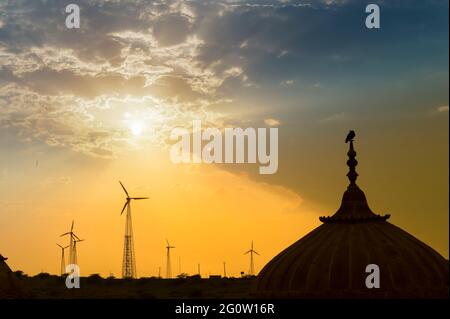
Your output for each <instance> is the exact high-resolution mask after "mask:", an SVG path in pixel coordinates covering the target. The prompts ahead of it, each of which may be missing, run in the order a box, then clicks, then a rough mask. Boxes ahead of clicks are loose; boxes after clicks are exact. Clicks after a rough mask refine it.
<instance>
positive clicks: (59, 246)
mask: <svg viewBox="0 0 450 319" xmlns="http://www.w3.org/2000/svg"><path fill="white" fill-rule="evenodd" d="M56 245H58V246H59V247H61V248H62V249H64V247H63V246H61V245H60V244H56Z"/></svg>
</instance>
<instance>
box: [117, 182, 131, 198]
mask: <svg viewBox="0 0 450 319" xmlns="http://www.w3.org/2000/svg"><path fill="white" fill-rule="evenodd" d="M119 183H120V186H122V188H123V191H124V192H125V194H127V197H130V195H128V192H127V190H126V188H125V186H123V184H122V182H121V181H119Z"/></svg>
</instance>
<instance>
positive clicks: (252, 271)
mask: <svg viewBox="0 0 450 319" xmlns="http://www.w3.org/2000/svg"><path fill="white" fill-rule="evenodd" d="M247 254H250V271H249V273H248V274H249V275H250V276H254V275H255V266H254V263H253V254H257V255H259V254H258V252H257V251H256V250H254V249H253V240H252V246H251V248H250V250H249V251H247V252H246V253H244V255H247Z"/></svg>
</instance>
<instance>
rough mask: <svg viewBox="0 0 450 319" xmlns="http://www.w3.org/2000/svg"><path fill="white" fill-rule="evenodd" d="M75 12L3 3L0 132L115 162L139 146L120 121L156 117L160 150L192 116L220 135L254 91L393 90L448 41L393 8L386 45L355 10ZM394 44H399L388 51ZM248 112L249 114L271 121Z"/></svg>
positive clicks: (276, 4)
mask: <svg viewBox="0 0 450 319" xmlns="http://www.w3.org/2000/svg"><path fill="white" fill-rule="evenodd" d="M80 6H81V15H82V17H81V18H82V21H81V28H80V29H77V30H75V29H67V28H66V27H65V25H64V16H65V13H64V7H65V2H64V1H60V2H59V1H8V2H5V1H3V2H0V21H1V22H0V24H1V26H0V129H3V130H9V131H11V132H13V133H14V134H16V136H17V138H18V140H20V141H22V142H33V141H41V142H44V143H46V144H48V145H54V146H58V147H66V148H70V149H72V150H75V151H79V152H83V153H86V154H89V155H92V156H96V157H111V156H115V155H116V154H117V153H118V152H120V150H121V149H122V148H126V147H130V145H131V146H132V147H135V146H136V147H137V146H138V145H139V143H141V142H143V141H136V140H133V139H132V138H131V137H130V136H129V132H128V128H127V127H126V125H127V123H126V122H124V121H123V120H122V119H121V117H120V114H122V113H124V112H131V113H133V112H132V111H133V110H135V111H136V113H138V114H140V115H141V116H144V117H147V116H148V117H149V118H150V115H151V116H153V120H151V121H152V122H151V125H150V124H149V125H148V126H149V127H153V132H152V134H153V135H152V137H151V138H150V137H149V138H147V140H146V141H144V142H156V143H159V144H164V140H165V137H164V134H165V133H166V132H167V131H168V130H169V129H170V126H171V125H178V124H183V121H185V120H187V122H188V123H190V120H191V118H189V117H196V118H202V119H208V121H209V122H211V123H214V124H215V125H217V126H220V125H221V123H222V121H223V120H224V119H223V117H224V116H225V115H224V114H222V113H219V112H218V111H219V107H218V105H222V104H224V103H222V102H223V101H236V102H233V103H234V104H236V105H238V104H239V100H238V97H240V96H241V95H242V96H250V94H252V96H255V91H256V90H257V91H258V92H262V93H261V94H256V95H257V96H261V97H262V96H263V95H264V92H267V91H268V90H265V89H267V88H270V87H271V86H274V87H279V85H282V86H292V85H294V84H296V83H302V84H303V83H306V84H307V83H308V82H309V83H321V84H323V87H331V86H332V85H335V84H336V83H343V82H345V81H346V80H348V78H352V79H353V78H358V79H364V78H365V77H366V76H367V74H370V75H371V76H372V75H377V74H378V73H379V72H381V71H380V70H383V74H382V75H383V78H385V79H387V80H388V79H389V77H390V76H394V75H395V71H396V70H397V69H399V68H405V69H409V67H410V66H419V67H420V66H422V67H423V69H426V68H427V67H426V66H427V65H425V64H426V63H431V62H427V61H440V60H439V59H440V58H442V59H443V58H445V59H447V56H445V54H444V53H445V52H447V51H446V43H443V42H445V41H440V35H441V34H444V35H445V36H446V37H447V34H446V33H445V31H443V30H444V29H445V30H446V28H442V27H441V24H442V23H443V22H445V23H444V24H445V25H446V24H447V23H448V21H447V20H446V19H445V17H444V18H442V17H441V16H437V17H435V15H432V14H429V13H430V12H434V11H427V12H428V14H420V15H418V17H419V18H418V21H416V20H414V19H409V18H408V17H404V14H403V12H402V10H401V8H400V9H399V8H398V7H397V6H396V5H394V4H392V5H391V4H390V3H385V5H384V6H385V10H388V11H389V13H390V16H392V17H393V19H394V18H396V19H398V21H397V20H395V19H394V20H395V22H394V20H388V19H386V20H385V21H386V22H385V27H386V28H388V29H389V35H385V34H380V35H378V36H374V35H373V33H367V32H366V30H365V29H361V28H363V27H364V26H363V24H362V23H361V26H359V24H358V25H357V24H355V23H356V22H355V21H360V20H361V8H360V5H358V3H357V2H355V1H343V0H341V1H331V0H327V1H322V0H311V1H308V2H305V1H295V0H292V1H275V0H273V1H271V0H255V1H241V0H233V1H225V0H224V1H209V2H205V1H189V2H186V1H180V0H171V1H151V2H149V1H140V0H135V1H130V2H127V3H126V4H124V3H123V2H120V1H102V0H96V1H84V2H82V3H80ZM425 7H426V8H427V10H439V12H440V11H442V12H444V11H445V12H446V10H440V9H441V7H448V4H437V3H435V4H434V5H433V6H432V9H429V7H430V6H429V4H422V2H419V1H411V2H409V4H408V8H409V10H410V12H412V14H414V13H419V12H422V11H423V9H424V8H425ZM432 17H434V18H432ZM431 19H432V20H431ZM431 21H432V22H433V23H429V22H431ZM417 34H420V35H423V36H421V37H420V41H417V37H418V36H417ZM393 38H395V39H397V40H396V41H399V42H398V45H397V46H396V47H395V48H391V49H389V50H386V49H385V48H386V47H387V46H388V47H390V46H389V45H390V44H391V43H392V39H393ZM318 39H320V41H319V40H318ZM404 44H407V45H406V46H404ZM444 46H445V50H444V49H443V48H444ZM400 47H407V48H408V51H407V52H405V50H403V49H397V48H400ZM423 47H427V48H428V51H429V52H443V53H442V54H441V55H442V57H441V56H438V57H437V58H434V59H423V56H420V54H419V53H420V52H422V51H421V50H416V49H415V48H419V49H420V48H423ZM411 52H419V53H417V54H416V53H414V54H411ZM398 57H401V59H399V58H398ZM367 61H370V63H367ZM423 61H425V62H423ZM433 63H434V62H433ZM380 66H382V67H380ZM343 70H345V72H343ZM293 79H295V81H294V80H293ZM311 85H312V84H311ZM311 85H309V87H310V86H311ZM302 86H303V85H302ZM298 87H300V86H298ZM303 87H304V88H305V90H306V89H307V88H308V85H304V86H303ZM296 88H297V86H296ZM298 94H301V88H299V92H298ZM230 104H232V103H226V105H227V107H228V106H229V105H230ZM244 104H246V105H248V108H249V109H250V108H251V109H252V110H251V111H249V112H247V113H248V114H253V115H254V114H255V113H256V112H258V111H259V112H261V113H262V114H264V112H266V111H267V110H264V107H262V106H261V107H260V109H258V108H259V104H258V103H252V102H247V101H246V102H245V103H244ZM254 104H255V105H256V106H254ZM275 107H277V106H276V105H275V106H273V108H275ZM105 109H108V110H110V111H108V112H103V111H102V110H105ZM223 109H224V108H223ZM447 109H448V108H447ZM270 111H273V109H271V110H270ZM133 114H134V113H133ZM253 115H252V116H253ZM229 116H231V117H232V116H233V115H229ZM249 116H250V115H249ZM339 116H342V115H339V114H337V115H333V116H331V117H330V119H328V120H327V119H324V121H329V120H333V118H334V120H336V119H335V118H336V117H337V118H339ZM259 118H261V117H259ZM155 119H156V120H155ZM227 120H228V121H232V119H227ZM149 121H150V120H149ZM153 136H156V138H154V137H153ZM158 139H159V140H158Z"/></svg>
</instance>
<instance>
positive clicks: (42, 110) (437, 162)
mask: <svg viewBox="0 0 450 319" xmlns="http://www.w3.org/2000/svg"><path fill="white" fill-rule="evenodd" d="M69 3H76V4H78V5H79V7H80V18H81V19H80V28H79V29H68V28H66V26H65V19H66V15H67V14H66V13H65V7H66V5H67V4H69ZM369 3H376V4H378V5H379V6H380V13H381V19H380V22H381V28H380V29H367V28H366V27H365V19H366V16H367V13H365V6H366V5H367V4H369ZM448 54H449V52H448V1H444V0H442V1H439V0H426V1H423V0H421V1H415V0H408V1H406V0H404V1H400V0H393V1H375V0H372V1H370V2H367V1H355V0H334V1H333V0H310V1H294V0H291V1H289V0H280V1H269V0H267V1H265V0H254V1H249V0H248V1H241V0H228V1H226V0H223V1H207V2H206V1H180V0H174V1H138V0H136V1H126V2H124V1H121V2H119V1H105V0H101V1H100V0H90V1H56V0H54V1H4V0H3V1H1V2H0V204H1V210H0V253H1V254H2V255H4V256H6V257H8V258H9V260H8V263H9V266H10V267H11V268H13V269H14V270H22V271H24V272H25V273H28V274H31V275H33V274H36V273H39V272H42V271H45V272H50V273H54V274H57V273H58V272H59V265H60V259H59V258H60V250H59V248H58V247H57V246H56V243H60V244H66V239H65V238H61V237H60V234H62V233H64V232H66V231H68V229H69V227H70V224H71V222H72V220H75V233H76V234H77V235H78V236H79V237H81V238H84V239H85V241H84V242H81V243H79V245H78V261H79V264H80V268H81V273H82V275H89V274H93V273H99V274H101V275H103V276H107V275H109V274H111V273H112V274H114V275H115V276H120V275H121V266H122V253H123V235H124V229H125V218H124V215H122V216H120V210H121V209H122V206H123V204H124V201H125V197H124V193H123V191H122V189H121V187H120V185H119V183H118V181H119V180H121V181H122V182H123V183H124V184H125V186H126V187H127V189H128V190H129V192H130V193H131V194H132V195H134V196H146V197H150V199H149V200H146V201H140V202H135V203H133V206H132V212H133V231H134V237H135V238H134V242H135V250H136V260H137V273H138V276H140V277H148V276H156V275H158V272H159V269H160V267H161V273H162V275H164V273H165V267H166V260H165V258H166V251H165V241H166V239H168V240H169V241H170V243H171V245H173V246H175V247H176V248H175V249H173V250H172V256H171V257H172V270H173V273H175V274H178V273H179V272H180V271H181V272H186V273H188V274H195V273H196V272H197V265H198V264H200V265H201V272H202V275H204V276H206V275H208V274H221V273H222V269H223V262H226V264H227V273H228V274H229V275H233V276H239V274H240V272H241V271H244V272H247V271H248V269H249V257H248V255H244V252H246V251H247V250H248V249H250V244H251V241H252V240H253V241H254V243H255V249H256V250H257V251H258V252H259V253H260V255H259V256H256V257H255V268H256V271H259V270H261V268H262V267H263V266H264V265H265V264H266V263H267V262H268V261H269V260H270V259H271V258H273V257H274V256H275V255H276V254H278V253H279V252H280V251H281V250H283V249H284V248H286V247H288V246H289V245H290V244H292V243H294V242H295V241H296V240H298V239H300V238H301V237H303V236H304V235H306V234H307V233H308V232H309V231H311V230H313V229H314V228H315V227H317V226H319V225H320V224H321V223H320V221H319V216H323V215H332V214H333V213H334V212H335V211H336V210H337V208H338V207H339V205H340V200H341V197H342V194H343V192H344V191H345V188H346V186H347V184H348V180H347V178H346V176H345V174H346V172H347V169H348V168H347V167H346V165H345V163H346V160H347V158H346V153H347V145H346V144H345V143H344V139H345V136H346V134H347V132H348V130H350V129H353V130H355V131H356V139H355V149H356V151H357V159H358V161H359V165H358V166H357V171H358V173H359V175H360V176H359V178H358V181H357V182H358V184H359V185H360V187H361V188H362V189H363V190H364V192H365V193H366V196H367V198H368V201H369V205H370V207H371V208H372V210H373V211H374V212H375V213H377V214H391V216H392V217H391V219H390V221H391V222H392V223H394V224H395V225H397V226H399V227H401V228H403V229H404V230H406V231H408V232H410V233H411V234H413V235H414V236H416V237H417V238H419V239H420V240H422V241H424V242H425V243H426V244H428V245H430V246H431V247H433V248H434V249H436V250H437V251H438V252H439V253H441V254H442V255H443V256H444V257H445V258H448V251H449V245H448V243H449V241H448V236H449V230H448V224H449V219H448V216H449V210H448V204H449V203H448V191H449V189H448V175H449V171H448V164H449V159H448V151H449V149H448V146H449V141H448V134H449V130H448V123H449V122H448V119H449V118H448V116H449V115H448V111H449V106H448V105H449V96H448V85H449V80H448V79H449V73H448V72H449V71H448V70H449V66H448V56H449V55H448ZM196 119H199V120H201V121H202V124H203V123H204V125H205V127H216V128H219V129H223V128H225V127H242V128H247V127H254V128H258V127H277V128H278V131H279V165H278V171H277V173H276V174H273V175H261V174H259V172H258V165H254V164H239V165H238V164H204V163H203V164H174V163H172V162H171V161H170V157H169V149H170V145H171V142H170V140H169V135H170V132H171V130H172V129H173V128H175V127H185V128H190V127H191V125H192V120H196Z"/></svg>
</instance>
